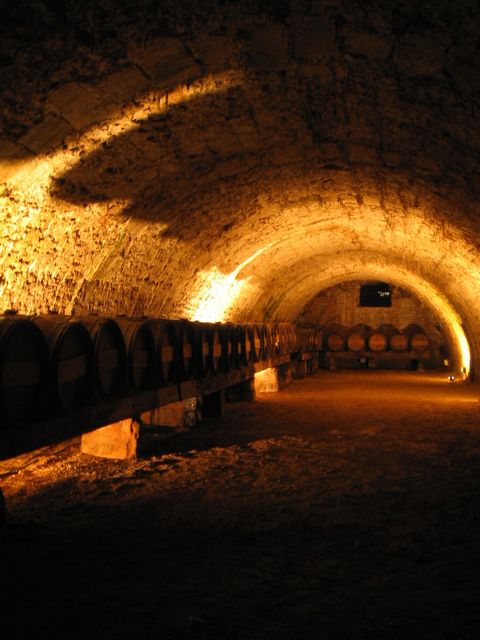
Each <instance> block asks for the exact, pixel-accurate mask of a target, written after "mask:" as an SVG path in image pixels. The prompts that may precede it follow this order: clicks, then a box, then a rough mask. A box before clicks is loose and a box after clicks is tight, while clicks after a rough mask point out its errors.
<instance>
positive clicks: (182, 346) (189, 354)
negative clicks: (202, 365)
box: [175, 320, 199, 381]
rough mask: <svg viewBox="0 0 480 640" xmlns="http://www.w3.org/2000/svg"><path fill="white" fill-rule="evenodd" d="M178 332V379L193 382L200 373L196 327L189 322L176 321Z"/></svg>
mask: <svg viewBox="0 0 480 640" xmlns="http://www.w3.org/2000/svg"><path fill="white" fill-rule="evenodd" d="M175 324H176V326H177V331H178V362H177V367H178V379H179V381H184V380H191V379H193V378H195V377H196V376H197V372H198V366H199V365H198V346H197V344H198V343H197V335H196V331H195V327H194V325H193V323H192V322H189V321H188V320H178V321H176V323H175Z"/></svg>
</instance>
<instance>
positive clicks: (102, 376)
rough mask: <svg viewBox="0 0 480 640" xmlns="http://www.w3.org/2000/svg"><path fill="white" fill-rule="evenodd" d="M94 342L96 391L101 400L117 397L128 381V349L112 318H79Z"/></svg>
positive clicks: (124, 390)
mask: <svg viewBox="0 0 480 640" xmlns="http://www.w3.org/2000/svg"><path fill="white" fill-rule="evenodd" d="M78 320H79V321H80V322H81V323H82V324H83V325H84V326H85V327H86V328H87V329H88V331H89V333H90V336H91V338H92V341H93V355H94V363H95V371H94V376H95V391H96V394H97V396H98V397H100V398H114V397H119V396H121V395H122V394H124V393H125V392H126V388H127V380H128V365H127V348H126V345H125V340H124V338H123V334H122V330H121V329H120V327H119V326H118V324H117V323H116V322H115V320H113V319H112V318H102V317H100V316H88V317H80V318H78Z"/></svg>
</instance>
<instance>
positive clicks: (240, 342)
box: [235, 324, 249, 367]
mask: <svg viewBox="0 0 480 640" xmlns="http://www.w3.org/2000/svg"><path fill="white" fill-rule="evenodd" d="M235 331H236V334H237V340H236V342H237V365H238V366H240V367H245V366H246V365H247V364H248V361H249V353H248V350H247V327H246V326H245V325H243V324H237V326H236V328H235Z"/></svg>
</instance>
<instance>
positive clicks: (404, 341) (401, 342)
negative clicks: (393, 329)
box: [389, 333, 408, 353]
mask: <svg viewBox="0 0 480 640" xmlns="http://www.w3.org/2000/svg"><path fill="white" fill-rule="evenodd" d="M389 344H390V349H391V350H392V351H395V352H396V353H403V352H405V351H408V338H407V336H406V335H405V334H403V333H396V334H395V335H393V336H391V338H390V341H389Z"/></svg>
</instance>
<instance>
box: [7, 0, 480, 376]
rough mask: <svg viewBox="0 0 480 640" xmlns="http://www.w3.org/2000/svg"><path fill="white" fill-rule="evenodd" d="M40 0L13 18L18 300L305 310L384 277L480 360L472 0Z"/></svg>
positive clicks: (11, 136)
mask: <svg viewBox="0 0 480 640" xmlns="http://www.w3.org/2000/svg"><path fill="white" fill-rule="evenodd" d="M38 7H41V9H40V8H38V10H37V11H36V13H35V16H36V17H35V21H34V22H35V28H33V26H32V24H31V21H30V20H29V9H28V3H25V2H20V3H19V5H18V7H17V8H16V9H15V10H14V11H11V12H10V13H8V12H7V14H6V15H5V16H4V18H5V20H4V27H3V29H4V30H5V34H4V35H5V38H4V40H3V42H4V45H3V46H4V48H5V51H4V53H3V54H2V56H3V57H2V58H1V61H2V64H3V66H4V69H5V74H6V75H5V77H6V78H7V79H9V80H10V82H11V86H10V87H9V90H5V91H4V92H3V94H2V95H3V98H1V99H2V100H3V102H2V105H3V106H4V111H3V125H2V126H3V129H2V134H1V139H0V159H1V169H0V176H1V180H0V182H1V184H2V191H1V192H0V197H1V204H0V216H1V219H2V228H3V239H2V251H1V253H0V266H1V269H2V274H1V278H2V279H1V282H0V303H1V304H2V306H3V307H4V308H5V309H6V308H14V309H17V310H18V311H20V312H24V313H38V312H46V311H48V310H51V311H57V312H66V313H77V314H78V313H91V312H99V313H104V314H116V313H126V314H128V315H139V314H147V315H165V316H169V317H188V318H205V317H208V318H209V319H213V320H215V321H218V320H220V321H221V320H234V321H236V320H241V321H252V320H257V321H263V320H265V319H267V318H268V319H276V320H285V319H288V320H295V319H296V318H297V317H298V313H299V312H300V310H301V309H302V308H303V307H304V305H305V304H306V303H307V302H308V300H309V299H310V298H311V297H313V296H314V295H315V294H316V293H318V291H320V290H321V289H322V288H325V287H328V286H332V285H334V284H335V283H337V282H341V281H345V280H349V279H352V278H359V279H371V278H381V279H383V280H386V281H391V282H396V283H398V284H400V285H402V286H405V287H406V288H408V289H411V290H412V291H413V292H415V293H416V294H418V295H419V296H420V297H421V298H422V299H424V300H427V301H428V302H429V304H430V305H431V306H432V307H433V308H434V309H436V310H437V311H438V312H439V313H440V315H441V317H442V319H443V321H445V322H446V324H447V325H448V327H449V329H448V331H449V332H450V334H451V341H452V344H454V345H456V346H455V348H454V351H455V358H454V360H455V361H456V365H457V367H458V368H461V367H464V366H465V365H466V368H468V363H467V361H468V356H467V355H466V344H465V338H464V336H463V331H465V332H466V335H467V340H468V342H469V343H470V348H471V350H472V353H473V361H474V363H475V362H476V361H477V360H478V358H479V357H480V355H479V354H478V353H477V341H476V335H477V334H478V323H479V320H480V318H479V316H478V310H477V304H476V301H477V299H478V294H479V291H478V281H479V278H478V274H479V268H480V258H479V255H478V248H477V246H478V243H477V240H476V238H477V237H478V216H477V207H476V203H477V199H478V184H477V182H478V177H477V173H476V169H475V163H476V158H477V155H478V149H477V143H476V139H477V137H478V136H477V135H476V132H477V127H478V122H477V121H478V118H477V116H476V102H475V86H476V84H475V83H476V81H477V78H476V75H475V72H474V71H472V69H474V67H475V63H474V60H475V46H476V45H475V41H476V38H475V33H476V31H475V29H476V16H475V14H474V13H472V8H471V6H470V3H468V2H461V3H460V4H457V5H456V6H455V7H454V8H451V7H448V6H443V5H442V6H441V7H440V6H438V5H437V4H435V6H434V5H433V4H432V3H429V2H423V3H421V4H420V5H418V6H417V7H415V8H412V7H408V6H407V5H405V4H404V3H403V2H400V1H399V2H395V3H392V4H391V5H389V6H388V7H387V6H383V5H382V4H381V3H377V2H372V3H370V4H369V5H368V7H366V6H362V7H360V6H359V5H358V3H355V2H344V3H333V4H332V3H328V2H314V3H310V2H305V3H283V4H282V8H281V9H279V8H278V7H277V5H276V3H270V2H265V3H262V5H261V6H257V5H256V4H255V3H251V2H245V3H226V4H224V3H220V4H217V3H215V2H212V3H209V2H195V3H194V8H193V9H192V11H191V12H188V11H187V12H186V11H185V9H184V8H182V7H179V6H176V5H175V6H173V5H172V6H170V4H169V3H167V5H165V6H164V7H163V8H160V7H158V8H156V9H154V8H153V7H148V6H147V4H146V3H143V4H142V3H140V5H139V6H136V5H135V6H134V4H133V3H126V5H125V7H123V6H122V7H117V6H116V5H115V3H110V2H107V1H105V2H104V3H102V5H101V6H100V5H98V6H97V5H96V4H95V3H86V5H85V7H84V8H83V9H79V8H74V7H73V6H72V7H70V6H69V5H68V3H67V4H65V6H64V5H63V4H62V5H61V7H60V6H59V7H57V8H55V7H53V5H52V6H51V4H50V3H47V2H40V3H38ZM126 7H128V9H127V8H126ZM214 7H215V9H213V8H214ZM127 14H128V15H129V18H128V19H127V18H126V15H127ZM107 16H108V20H107V19H106V17H107ZM207 16H208V18H207ZM106 23H108V24H109V25H111V26H110V30H108V29H107V31H105V27H104V26H103V25H104V24H106ZM79 24H81V25H82V26H81V28H80V27H78V25H79ZM147 24H148V25H149V26H148V27H146V25H147ZM76 25H77V26H76ZM126 25H129V26H128V27H127V26H126ZM153 25H161V27H158V26H157V27H155V26H153ZM82 34H83V35H82ZM59 51H63V53H62V55H59ZM16 56H18V60H20V62H18V63H16ZM36 67H38V68H39V69H42V70H43V74H40V75H38V74H37V75H35V74H34V73H33V71H32V70H33V69H34V68H36ZM467 77H468V81H467V80H466V78H467ZM9 91H10V93H9ZM10 94H12V95H10ZM473 370H474V371H475V366H474V368H473Z"/></svg>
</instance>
